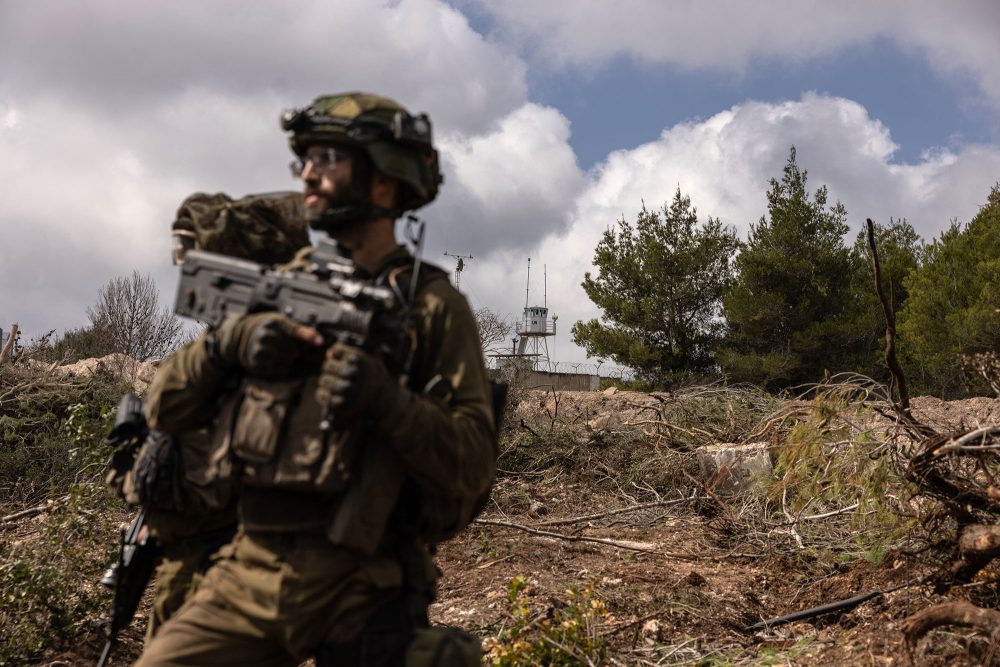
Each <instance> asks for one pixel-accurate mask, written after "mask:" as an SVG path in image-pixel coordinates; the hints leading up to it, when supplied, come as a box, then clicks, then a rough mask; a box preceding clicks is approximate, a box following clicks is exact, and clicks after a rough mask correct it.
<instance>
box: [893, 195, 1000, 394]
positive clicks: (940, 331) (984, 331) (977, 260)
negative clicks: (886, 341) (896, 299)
mask: <svg viewBox="0 0 1000 667" xmlns="http://www.w3.org/2000/svg"><path fill="white" fill-rule="evenodd" d="M905 285H906V288H907V289H908V290H909V297H908V298H907V300H906V303H905V304H904V306H903V310H902V312H901V313H900V317H899V326H898V329H899V337H900V350H901V352H902V354H903V358H904V361H905V368H906V369H907V370H908V371H911V373H912V374H913V375H915V377H914V378H913V379H914V381H915V384H916V385H917V387H918V389H923V390H924V391H931V392H934V393H936V394H938V395H941V396H950V395H956V394H959V393H962V392H963V391H964V390H965V389H967V388H973V389H974V388H975V387H974V386H973V387H967V386H966V380H967V378H965V377H963V373H962V363H961V356H962V355H969V354H975V353H978V352H996V351H998V350H1000V314H998V312H997V309H998V308H1000V183H998V184H997V185H994V186H993V188H992V190H991V192H990V194H989V196H988V198H987V203H986V204H985V205H984V206H983V207H982V208H981V209H980V210H979V212H978V213H977V214H976V216H975V217H974V218H973V219H972V220H971V221H969V223H968V224H967V225H965V226H962V225H960V224H958V223H957V222H953V223H952V225H951V226H950V227H949V228H948V229H946V230H945V231H944V232H942V233H941V236H940V237H939V238H937V239H935V240H934V242H933V243H931V244H930V245H929V246H927V248H926V250H925V252H924V256H923V260H922V262H921V266H920V267H919V268H918V269H917V270H916V271H914V272H913V273H912V274H910V277H909V278H908V279H907V281H906V282H905Z"/></svg>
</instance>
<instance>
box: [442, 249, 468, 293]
mask: <svg viewBox="0 0 1000 667" xmlns="http://www.w3.org/2000/svg"><path fill="white" fill-rule="evenodd" d="M444 254H445V255H446V256H447V257H454V258H455V259H456V260H457V261H456V262H455V287H456V288H458V287H461V286H462V271H464V270H465V260H467V259H475V257H473V256H472V255H456V254H454V253H451V252H448V251H447V250H445V251H444Z"/></svg>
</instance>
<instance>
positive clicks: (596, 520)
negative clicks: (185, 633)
mask: <svg viewBox="0 0 1000 667" xmlns="http://www.w3.org/2000/svg"><path fill="white" fill-rule="evenodd" d="M711 396H712V397H713V398H712V404H711V406H709V407H708V408H706V407H705V406H704V405H702V406H701V407H699V408H697V409H695V408H691V410H690V411H689V412H687V413H683V412H682V413H678V412H677V411H676V410H675V409H674V408H676V406H677V405H679V404H682V403H683V401H680V400H679V397H677V396H673V395H670V394H659V395H650V394H639V393H633V392H615V393H596V392H593V393H571V392H566V393H562V394H553V393H551V392H544V391H529V392H522V393H521V394H520V395H519V396H518V397H517V398H518V399H519V400H520V407H519V408H518V411H517V412H516V413H515V414H514V415H513V416H512V418H511V419H509V420H508V435H507V437H506V438H505V441H504V443H505V444H504V447H505V452H504V456H503V457H502V458H501V462H500V467H501V472H500V476H499V479H498V482H497V486H496V489H495V492H494V495H493V501H492V502H491V504H490V506H489V507H488V508H487V509H486V511H485V512H484V513H483V515H482V516H481V517H480V520H479V521H478V522H477V523H476V524H474V525H472V526H470V527H469V528H468V529H467V530H466V531H464V532H463V533H462V534H461V535H460V536H459V537H457V538H456V539H454V540H452V541H450V542H448V543H446V544H444V545H441V547H440V550H439V554H438V561H439V564H440V567H441V569H442V571H443V572H444V575H443V578H442V579H441V582H440V594H439V599H438V601H437V602H436V603H435V604H434V606H433V607H432V618H433V620H434V621H436V622H439V623H447V624H453V625H458V626H461V627H464V628H466V629H468V630H471V631H473V632H475V633H477V634H478V635H479V636H481V637H484V638H490V637H492V638H499V639H500V641H501V643H502V642H504V641H507V648H508V649H509V648H510V645H511V643H512V640H511V635H510V631H511V629H512V628H518V627H519V628H523V629H524V630H523V633H522V634H521V635H520V636H521V638H522V641H524V642H526V643H527V644H531V643H532V642H535V641H537V642H542V643H545V642H548V645H549V648H550V649H551V648H552V646H553V645H555V644H559V643H560V641H567V642H568V641H569V639H568V638H570V637H572V638H574V641H577V640H579V641H580V642H581V643H580V644H577V645H571V646H564V647H563V648H565V649H566V650H565V651H564V652H563V653H562V654H559V655H561V657H559V658H558V659H557V658H552V657H551V655H554V654H551V653H550V654H547V655H550V657H549V658H546V659H545V660H548V661H549V662H548V663H546V662H537V664H554V663H556V662H558V664H608V665H706V666H707V665H720V666H721V665H820V664H822V665H845V666H846V665H899V664H907V661H908V660H909V656H908V653H907V649H906V647H905V646H904V642H903V639H902V635H901V633H900V630H899V627H900V622H901V621H902V619H904V618H905V617H906V616H908V615H909V614H911V613H913V612H915V611H917V610H919V609H922V608H924V607H927V606H929V605H930V604H933V603H935V602H940V601H943V600H948V599H951V600H954V599H973V600H976V601H977V602H979V603H980V604H982V603H983V602H984V601H985V602H986V603H987V604H992V605H993V607H994V608H995V607H996V606H997V602H998V600H1000V592H998V590H997V584H996V581H995V579H994V581H993V582H992V583H990V581H989V578H990V577H994V578H995V577H996V576H997V574H998V572H997V571H996V569H995V568H994V569H993V570H987V572H986V574H985V575H984V576H981V578H980V579H981V581H979V582H977V585H976V586H972V587H969V588H967V589H963V590H952V591H950V592H948V593H947V594H940V595H939V594H935V593H934V592H932V591H931V590H930V588H929V587H927V586H922V585H912V586H908V587H902V588H900V589H899V590H896V591H894V592H889V593H887V594H885V595H880V596H876V597H874V598H873V599H872V600H869V601H867V602H865V603H863V604H861V605H859V606H858V607H857V608H855V609H853V610H850V611H845V612H839V613H833V614H827V615H824V616H819V617H816V618H814V619H811V620H808V621H802V622H797V623H792V624H789V625H784V626H781V627H776V628H773V629H770V630H765V631H760V632H756V633H748V632H746V630H745V629H746V627H747V626H749V625H752V624H754V623H757V622H758V621H761V620H762V619H766V618H770V617H775V616H780V615H783V614H787V613H790V612H794V611H797V610H801V609H805V608H809V607H813V606H816V605H820V604H824V603H828V602H831V601H835V600H839V599H843V598H848V597H852V596H855V595H858V594H861V593H866V592H869V591H877V590H888V589H891V588H893V587H896V586H898V585H900V584H904V583H905V582H908V581H910V580H912V579H915V578H920V577H922V576H925V575H926V574H928V573H929V572H930V571H931V569H932V568H933V563H932V562H930V561H928V559H927V558H925V557H924V555H922V554H920V553H916V551H915V550H914V549H911V548H909V547H910V546H912V545H911V544H910V543H909V542H907V540H906V539H899V540H896V541H894V542H891V543H889V545H888V547H887V548H886V549H885V550H884V551H883V552H879V553H873V552H872V549H871V548H870V547H868V546H866V547H864V548H860V547H857V546H856V545H854V544H853V543H852V540H855V541H856V542H857V543H859V544H860V540H859V539H857V540H856V539H855V538H857V535H854V533H856V532H857V531H858V530H867V529H868V525H869V524H866V523H864V522H863V521H862V519H863V517H861V518H860V519H859V518H857V517H853V518H852V515H850V514H848V513H843V514H833V515H831V517H830V518H823V517H822V516H821V515H822V514H823V513H824V512H826V511H834V512H837V511H838V510H837V508H836V507H835V506H833V505H831V504H830V503H829V502H825V503H824V504H823V505H822V506H821V507H819V506H816V507H810V508H809V509H806V510H803V511H802V512H799V513H798V515H796V516H794V517H792V516H791V515H789V516H788V517H787V518H788V519H792V520H790V521H785V518H786V517H785V516H783V514H782V510H783V509H785V504H784V498H781V499H775V498H773V497H771V498H766V497H763V496H761V497H755V498H751V497H749V496H746V495H745V494H744V495H739V494H737V495H729V496H722V495H719V494H717V493H715V492H714V491H713V484H714V483H715V482H718V481H719V480H718V479H714V480H706V479H704V478H703V477H701V476H700V475H701V474H703V471H701V470H700V468H699V464H698V461H697V457H696V450H697V448H698V446H699V445H703V444H707V443H708V442H711V441H716V440H722V441H727V442H745V441H747V440H750V439H753V440H761V441H764V442H769V443H771V446H775V447H777V446H781V442H782V441H781V438H782V437H783V436H782V434H785V435H787V434H789V433H791V432H792V431H790V430H789V428H788V427H785V428H783V429H777V428H776V427H775V425H774V424H771V426H770V427H769V426H768V421H767V417H768V415H771V414H777V413H779V412H782V411H784V414H786V415H795V417H794V419H806V418H808V415H809V414H810V412H811V411H812V410H814V409H815V404H813V403H811V402H809V401H786V402H784V403H780V404H779V403H777V402H774V403H773V404H772V403H769V402H768V401H770V400H772V399H768V398H767V397H763V396H760V395H756V394H754V395H746V396H738V397H736V398H732V397H727V395H725V394H721V396H722V398H721V401H720V400H718V398H719V396H718V395H714V394H713V395H711ZM685 405H686V404H685ZM671 406H672V407H671ZM668 407H669V409H667V408H668ZM685 409H686V408H685ZM704 410H710V411H712V414H711V415H708V414H707V413H705V412H704ZM914 410H915V414H916V415H917V416H918V418H921V419H923V420H925V421H927V422H929V423H934V424H935V425H937V426H938V427H940V428H953V429H958V428H961V427H967V426H975V425H977V424H981V423H990V422H993V423H995V422H996V421H997V418H998V417H1000V401H996V400H992V399H984V398H977V399H970V400H967V401H955V402H943V401H937V400H935V399H926V398H925V399H917V400H916V401H915V402H914ZM727 411H728V412H727ZM743 413H746V417H745V419H744V418H743V417H742V415H743ZM719 415H721V417H720V416H719ZM867 418H868V419H870V421H871V422H878V421H879V420H880V419H881V418H880V417H878V416H877V415H871V414H869V415H868V417H867ZM741 420H742V421H741ZM709 423H711V424H712V426H711V427H709V425H708V424H709ZM869 426H870V424H869ZM883 426H885V425H884V424H883ZM858 428H861V427H858ZM865 428H868V427H865ZM727 429H729V431H727ZM730 431H731V432H730ZM882 432H883V433H884V431H882ZM793 438H794V436H793ZM873 446H875V445H873ZM886 484H888V482H886ZM897 491H899V490H898V489H894V488H891V487H889V486H886V487H885V489H884V493H886V494H890V495H891V494H893V493H896V492H897ZM845 502H846V501H845ZM901 506H905V502H901ZM768 508H770V509H768ZM831 508H832V509H831ZM820 510H822V511H820ZM874 511H875V510H871V512H874ZM763 514H767V515H768V516H767V517H763V516H762V515H763ZM804 514H810V515H813V516H812V517H805V518H803V516H804ZM758 515H760V516H758ZM815 516H820V517H821V518H819V519H815V520H814V521H812V522H811V523H810V529H809V530H806V528H805V519H808V518H814V517H815ZM121 518H122V520H124V519H125V516H124V515H123V516H122V517H121ZM765 519H766V520H765ZM43 521H45V517H44V515H40V516H38V517H35V518H33V519H32V520H31V522H28V523H24V524H23V525H22V526H21V527H20V528H19V529H18V531H17V532H16V533H11V532H10V531H8V532H7V533H6V534H4V535H3V537H4V539H13V538H14V536H15V535H16V536H17V537H16V539H30V533H31V531H32V530H33V528H32V526H34V525H35V524H36V523H39V522H43ZM799 521H801V523H799ZM828 522H830V523H832V522H837V523H836V527H835V528H830V530H829V531H826V532H825V531H824V529H822V526H825V525H827V523H828ZM856 526H857V527H856ZM852 531H854V533H852ZM852 535H854V537H851V536H852ZM515 580H518V581H519V580H523V582H524V583H523V589H521V590H520V593H519V594H518V595H517V596H513V597H516V602H514V603H512V595H511V593H510V591H511V582H512V581H515ZM519 588H520V587H519ZM570 590H575V591H580V592H581V593H571V592H569V591H570ZM580 600H583V601H584V604H585V606H588V609H591V610H593V613H592V614H590V615H587V614H584V616H586V619H585V620H586V632H585V633H584V635H585V636H583V635H580V634H576V635H572V634H561V635H560V634H558V633H557V632H556V631H549V632H548V633H547V634H546V631H545V628H547V627H550V626H552V625H557V624H553V623H551V621H552V620H553V619H555V620H558V619H562V618H566V616H565V613H566V612H567V610H568V609H571V608H572V609H576V607H578V606H579V604H580ZM595 601H596V603H597V604H595ZM517 605H520V606H521V608H522V609H523V610H525V611H523V612H521V613H520V615H518V612H517V611H516V610H515V607H516V606H517ZM574 605H576V606H574ZM576 611H579V610H578V609H576ZM143 613H144V612H143ZM578 618H580V617H578ZM142 621H143V619H138V620H137V621H136V622H135V623H134V624H133V626H132V628H130V629H129V630H127V631H126V632H125V633H124V635H123V637H122V640H121V645H120V646H119V648H118V651H117V655H116V658H115V659H114V660H113V661H112V663H111V664H114V665H118V664H127V663H130V662H131V661H132V660H133V659H134V658H135V656H136V655H137V653H138V651H139V649H140V646H141V628H140V626H141V625H142ZM547 623H548V624H547ZM543 635H544V638H543ZM560 638H561V639H560ZM584 640H586V641H584ZM588 642H589V643H588ZM101 644H102V640H101V636H100V629H99V628H98V627H96V626H95V627H93V629H91V630H88V631H86V632H84V633H83V635H82V638H81V639H80V640H79V642H78V645H77V646H74V647H66V646H63V647H54V648H53V649H52V650H50V651H49V652H48V653H47V655H46V657H45V659H44V661H42V662H41V663H40V664H48V665H76V664H91V663H92V661H93V660H94V659H95V658H96V656H97V654H98V653H99V651H100V648H101ZM521 649H523V651H524V652H523V656H528V655H529V653H528V652H527V649H524V647H521ZM521 649H519V650H521ZM989 651H990V646H989V641H988V638H985V637H982V636H980V635H977V634H975V633H969V632H963V631H935V632H934V633H932V634H931V635H930V636H929V637H928V638H927V639H925V640H924V641H923V642H922V643H921V644H920V645H918V646H917V652H916V654H915V655H914V656H913V659H914V662H913V664H917V665H975V664H984V663H985V662H986V661H988V660H990V659H991V658H990V655H989ZM555 654H558V651H556V653H555ZM502 655H507V656H508V658H507V659H508V662H506V663H501V662H496V661H499V660H500V659H501V658H500V657H499V656H502ZM511 655H513V656H515V657H514V658H511V657H510V656H511ZM517 655H518V654H517V653H516V652H513V653H512V652H511V651H508V652H507V653H506V654H505V653H503V651H501V650H499V649H495V650H494V654H493V656H494V660H495V664H532V660H533V658H529V657H523V658H522V659H523V662H518V658H517V657H516V656H517ZM536 655H537V654H536ZM534 660H536V661H537V659H534Z"/></svg>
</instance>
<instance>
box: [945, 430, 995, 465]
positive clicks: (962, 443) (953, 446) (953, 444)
mask: <svg viewBox="0 0 1000 667" xmlns="http://www.w3.org/2000/svg"><path fill="white" fill-rule="evenodd" d="M995 435H1000V426H985V427H983V428H977V429H976V430H975V431H970V432H968V433H966V434H965V435H963V436H962V437H961V438H956V439H954V440H949V441H948V442H947V443H946V444H944V445H941V446H940V447H937V448H935V449H934V451H933V452H932V456H935V457H938V456H943V455H945V454H948V453H950V452H981V451H985V450H989V449H1000V445H987V444H981V445H970V444H969V443H971V442H975V441H977V440H980V441H982V442H983V443H985V442H986V439H987V438H991V437H993V436H995Z"/></svg>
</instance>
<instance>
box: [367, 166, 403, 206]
mask: <svg viewBox="0 0 1000 667" xmlns="http://www.w3.org/2000/svg"><path fill="white" fill-rule="evenodd" d="M372 203H373V204H375V205H376V206H382V207H384V208H388V209H395V208H396V207H397V206H398V205H399V181H398V180H396V179H395V178H390V177H389V176H386V175H384V174H380V173H379V172H377V171H376V172H374V173H373V174H372Z"/></svg>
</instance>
